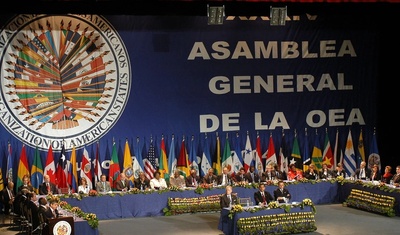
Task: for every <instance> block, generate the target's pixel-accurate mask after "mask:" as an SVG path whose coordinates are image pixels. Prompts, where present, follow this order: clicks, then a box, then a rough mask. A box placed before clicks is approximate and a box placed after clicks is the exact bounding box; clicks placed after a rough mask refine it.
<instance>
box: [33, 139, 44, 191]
mask: <svg viewBox="0 0 400 235" xmlns="http://www.w3.org/2000/svg"><path fill="white" fill-rule="evenodd" d="M41 183H43V166H42V159H41V158H40V153H39V148H38V146H36V149H35V156H34V158H33V164H32V169H31V184H32V186H33V190H34V191H35V192H36V194H39V186H40V184H41Z"/></svg>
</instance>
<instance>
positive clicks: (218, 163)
mask: <svg viewBox="0 0 400 235" xmlns="http://www.w3.org/2000/svg"><path fill="white" fill-rule="evenodd" d="M213 168H214V170H215V171H214V174H216V175H220V174H221V173H222V171H221V142H220V140H219V136H218V134H217V143H216V145H215V162H213Z"/></svg>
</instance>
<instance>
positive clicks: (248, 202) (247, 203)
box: [246, 199, 250, 207]
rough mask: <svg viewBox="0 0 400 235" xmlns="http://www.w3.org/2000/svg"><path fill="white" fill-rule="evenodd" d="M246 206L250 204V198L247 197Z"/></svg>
mask: <svg viewBox="0 0 400 235" xmlns="http://www.w3.org/2000/svg"><path fill="white" fill-rule="evenodd" d="M246 206H247V207H249V206H250V201H249V199H247V202H246Z"/></svg>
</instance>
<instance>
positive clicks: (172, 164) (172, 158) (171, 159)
mask: <svg viewBox="0 0 400 235" xmlns="http://www.w3.org/2000/svg"><path fill="white" fill-rule="evenodd" d="M175 144H176V143H175V137H174V135H172V139H171V146H170V148H169V154H168V169H169V172H170V173H171V175H173V174H174V172H175V169H176V164H177V159H176V152H175Z"/></svg>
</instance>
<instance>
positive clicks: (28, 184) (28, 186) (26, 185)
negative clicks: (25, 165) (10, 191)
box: [17, 175, 33, 193]
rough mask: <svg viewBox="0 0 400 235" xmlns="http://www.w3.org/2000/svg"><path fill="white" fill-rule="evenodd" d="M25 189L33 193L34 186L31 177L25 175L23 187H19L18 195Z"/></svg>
mask: <svg viewBox="0 0 400 235" xmlns="http://www.w3.org/2000/svg"><path fill="white" fill-rule="evenodd" d="M24 188H25V189H27V190H28V191H29V192H33V186H32V184H31V179H30V176H29V175H24V176H23V177H22V185H21V186H19V187H18V190H17V193H19V192H21V191H22V189H24Z"/></svg>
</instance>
